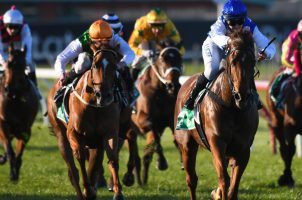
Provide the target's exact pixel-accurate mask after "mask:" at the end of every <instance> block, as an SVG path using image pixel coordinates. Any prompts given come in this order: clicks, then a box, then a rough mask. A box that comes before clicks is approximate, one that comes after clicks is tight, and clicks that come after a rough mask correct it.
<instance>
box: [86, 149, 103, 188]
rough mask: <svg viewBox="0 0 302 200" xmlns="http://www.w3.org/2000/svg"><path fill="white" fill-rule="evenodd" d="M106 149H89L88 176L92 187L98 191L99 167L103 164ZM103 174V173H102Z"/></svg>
mask: <svg viewBox="0 0 302 200" xmlns="http://www.w3.org/2000/svg"><path fill="white" fill-rule="evenodd" d="M103 155H104V151H103V148H100V147H99V148H97V149H91V150H89V164H88V177H89V180H90V184H91V187H93V188H94V190H95V191H96V188H97V180H98V174H99V169H100V167H101V165H102V161H103ZM102 175H103V174H102Z"/></svg>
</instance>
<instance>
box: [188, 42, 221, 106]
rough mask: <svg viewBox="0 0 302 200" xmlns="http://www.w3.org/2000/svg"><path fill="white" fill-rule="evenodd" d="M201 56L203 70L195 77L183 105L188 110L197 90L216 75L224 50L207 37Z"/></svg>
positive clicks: (192, 103)
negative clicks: (194, 81)
mask: <svg viewBox="0 0 302 200" xmlns="http://www.w3.org/2000/svg"><path fill="white" fill-rule="evenodd" d="M202 56H203V60H204V66H205V71H204V73H203V74H201V75H200V76H199V77H198V78H197V81H196V84H195V86H194V88H193V90H192V91H191V93H190V97H189V99H188V100H187V101H186V103H185V107H186V108H187V109H189V110H193V108H194V101H195V98H196V97H197V96H198V94H199V92H200V91H201V90H202V89H204V88H205V86H206V85H207V83H208V82H209V81H210V80H212V79H213V78H214V77H215V76H216V75H217V73H218V71H219V65H220V62H221V59H222V58H223V56H224V52H223V51H222V50H221V49H220V48H219V47H218V46H217V45H216V44H215V43H214V42H213V41H212V40H211V38H207V39H206V40H205V41H204V43H203V45H202Z"/></svg>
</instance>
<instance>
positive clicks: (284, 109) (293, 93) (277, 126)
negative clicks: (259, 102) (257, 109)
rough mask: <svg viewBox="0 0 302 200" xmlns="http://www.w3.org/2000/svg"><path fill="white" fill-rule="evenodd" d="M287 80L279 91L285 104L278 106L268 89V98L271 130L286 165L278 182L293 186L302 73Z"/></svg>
mask: <svg viewBox="0 0 302 200" xmlns="http://www.w3.org/2000/svg"><path fill="white" fill-rule="evenodd" d="M280 72H281V71H280V70H279V71H277V72H276V73H275V74H274V75H273V76H272V79H271V80H270V82H269V86H268V88H271V86H272V83H273V82H274V81H275V79H276V77H277V75H278V74H279V73H280ZM283 82H284V81H283ZM286 82H287V83H285V86H284V89H283V90H282V91H283V92H282V91H280V90H279V93H280V92H282V96H283V98H282V99H283V106H281V107H277V106H276V104H275V103H274V102H273V100H272V99H271V94H270V92H269V90H267V95H266V100H267V105H268V110H269V114H270V118H271V123H270V126H269V127H270V131H271V132H273V134H274V135H275V137H276V138H277V140H278V141H279V144H280V146H279V150H280V154H281V158H282V160H283V162H284V165H285V169H284V171H283V174H282V175H281V176H280V177H279V179H278V184H279V186H288V187H293V186H294V184H295V181H294V179H293V176H292V170H291V164H292V159H293V156H294V154H295V151H296V145H295V137H296V135H297V134H301V133H302V114H301V113H302V75H299V76H297V77H293V76H291V77H289V78H288V79H287V80H286Z"/></svg>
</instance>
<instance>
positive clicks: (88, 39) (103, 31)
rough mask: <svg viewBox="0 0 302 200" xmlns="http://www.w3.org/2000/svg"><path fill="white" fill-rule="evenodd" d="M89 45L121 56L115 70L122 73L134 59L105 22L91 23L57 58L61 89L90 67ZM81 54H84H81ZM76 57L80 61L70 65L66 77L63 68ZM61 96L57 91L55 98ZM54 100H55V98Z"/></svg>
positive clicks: (133, 55) (91, 55)
mask: <svg viewBox="0 0 302 200" xmlns="http://www.w3.org/2000/svg"><path fill="white" fill-rule="evenodd" d="M90 45H94V46H95V47H97V48H101V47H104V46H105V47H109V48H112V49H114V50H116V51H117V52H118V53H119V54H120V55H121V56H122V58H121V60H120V61H119V62H118V63H117V68H118V69H119V70H122V71H123V70H126V71H129V67H128V66H129V65H130V64H131V63H132V61H133V59H134V57H135V54H134V52H133V51H132V50H131V48H130V47H129V45H128V44H127V42H125V41H124V40H123V39H122V38H121V37H120V36H119V35H118V34H113V30H112V28H111V27H110V25H109V24H108V23H107V22H105V21H104V20H97V21H95V22H93V23H92V25H91V26H90V27H89V30H88V31H85V32H84V33H83V34H82V35H81V36H80V37H78V38H77V39H75V40H73V41H72V42H71V43H70V44H69V45H68V46H67V47H66V48H65V49H64V50H63V51H62V52H61V53H60V54H59V55H58V56H57V59H56V61H55V65H54V67H55V70H56V72H57V74H58V76H59V81H58V84H59V85H60V86H61V87H62V86H64V85H66V84H68V83H70V82H72V80H73V79H74V78H76V77H77V76H79V75H81V74H83V73H84V72H85V71H86V70H88V69H89V68H90V67H91V64H92V62H91V58H92V57H93V52H92V49H91V48H90ZM82 52H85V53H86V54H81V53H82ZM78 56H80V57H79V58H78V60H81V62H76V63H75V64H74V65H72V70H70V72H69V74H68V75H66V73H65V66H66V65H67V64H68V63H70V62H71V61H73V60H74V59H75V58H76V57H78ZM81 56H82V57H81ZM120 89H121V88H120ZM63 91H64V90H63ZM61 94H62V90H60V91H58V93H57V95H56V96H58V97H59V96H61ZM55 99H57V98H56V97H55Z"/></svg>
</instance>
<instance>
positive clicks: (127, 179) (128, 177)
mask: <svg viewBox="0 0 302 200" xmlns="http://www.w3.org/2000/svg"><path fill="white" fill-rule="evenodd" d="M122 181H123V184H124V185H125V186H127V187H130V186H132V185H133V184H134V175H133V174H132V173H126V174H125V175H124V177H123V180H122Z"/></svg>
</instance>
